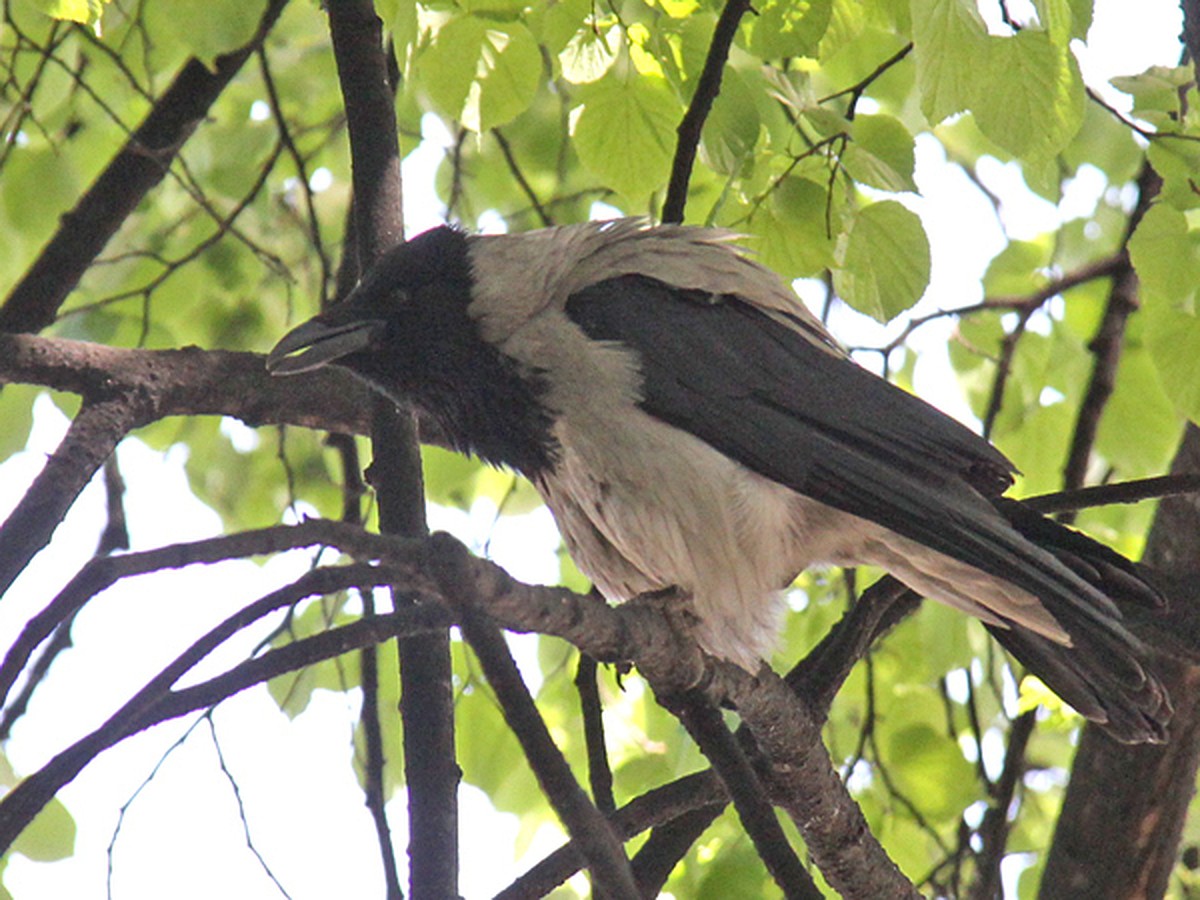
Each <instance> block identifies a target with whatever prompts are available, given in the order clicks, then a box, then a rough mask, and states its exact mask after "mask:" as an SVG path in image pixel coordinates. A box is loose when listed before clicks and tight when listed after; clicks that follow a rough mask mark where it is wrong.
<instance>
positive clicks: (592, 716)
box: [575, 653, 617, 816]
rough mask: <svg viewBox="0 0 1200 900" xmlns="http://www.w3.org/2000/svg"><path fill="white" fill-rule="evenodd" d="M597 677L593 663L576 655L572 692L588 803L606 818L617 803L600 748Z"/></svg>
mask: <svg viewBox="0 0 1200 900" xmlns="http://www.w3.org/2000/svg"><path fill="white" fill-rule="evenodd" d="M598 674H599V672H598V667H597V665H596V660H594V659H592V657H590V656H588V655H587V654H586V653H580V654H579V669H578V670H577V671H576V672H575V689H576V690H577V691H579V707H580V709H579V711H580V714H581V716H582V717H583V739H584V743H585V744H586V745H587V759H588V783H589V785H590V786H591V788H592V801H593V802H594V803H595V804H596V807H597V808H598V809H599V810H600V812H602V813H604V814H605V815H606V816H607V815H611V814H612V813H614V812H616V809H617V803H616V801H615V800H614V799H613V775H612V767H611V766H610V765H609V764H608V749H607V748H606V747H605V745H604V709H603V707H602V706H601V705H600V686H599V684H598V683H597V680H596V679H597V676H598Z"/></svg>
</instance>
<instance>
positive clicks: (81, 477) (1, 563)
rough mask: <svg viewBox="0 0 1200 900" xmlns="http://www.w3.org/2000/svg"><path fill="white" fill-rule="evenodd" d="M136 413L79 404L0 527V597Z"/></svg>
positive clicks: (122, 404) (110, 404)
mask: <svg viewBox="0 0 1200 900" xmlns="http://www.w3.org/2000/svg"><path fill="white" fill-rule="evenodd" d="M139 412H140V410H139V403H138V400H137V398H134V397H122V396H120V395H118V396H116V397H114V398H113V399H110V400H103V401H98V402H93V403H87V404H84V406H83V408H82V409H81V410H80V411H79V414H78V415H77V416H76V417H75V419H74V421H72V422H71V426H70V428H68V429H67V434H66V436H65V437H64V438H63V439H62V443H60V444H59V445H58V449H57V450H55V451H54V453H53V454H52V455H51V456H50V458H49V459H48V460H46V465H45V467H44V468H43V469H42V471H41V472H40V473H39V474H38V476H37V478H36V479H34V482H33V485H32V486H31V487H30V488H29V490H28V491H27V492H26V493H25V496H24V497H22V498H21V501H20V503H18V504H17V508H16V509H14V510H13V511H12V514H11V515H10V516H9V517H8V519H7V520H6V521H5V522H4V524H3V525H2V526H0V596H3V595H4V593H5V592H6V591H7V590H8V589H9V587H11V586H12V583H13V582H14V581H15V580H16V579H17V576H18V575H20V574H21V572H22V571H23V570H24V569H25V567H26V566H27V565H28V564H29V561H30V560H31V559H33V557H34V556H35V555H36V554H37V553H38V551H40V550H41V549H42V548H43V547H45V546H46V545H47V544H48V543H50V537H51V536H52V535H53V534H54V530H55V529H56V528H57V527H58V524H59V522H61V521H62V519H63V517H64V516H65V515H66V514H67V510H68V509H70V508H71V504H72V503H74V502H75V498H76V497H78V496H79V494H80V492H81V491H82V490H83V489H84V488H85V487H87V484H88V482H89V481H91V480H92V475H94V474H95V472H96V470H97V469H99V468H100V467H101V466H102V465H103V464H104V461H105V460H106V459H108V457H109V456H110V455H111V454H112V452H113V450H115V449H116V446H117V444H118V443H119V442H120V440H121V439H122V438H123V437H125V435H127V434H128V433H129V432H130V430H131V429H132V428H133V426H134V424H135V423H136V422H137V421H138V418H139Z"/></svg>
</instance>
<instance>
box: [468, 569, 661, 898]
mask: <svg viewBox="0 0 1200 900" xmlns="http://www.w3.org/2000/svg"><path fill="white" fill-rule="evenodd" d="M450 577H451V578H453V577H455V576H454V575H451V576H450ZM451 602H452V603H456V602H457V601H456V600H455V599H453V598H451ZM458 616H459V627H460V628H461V629H462V634H463V637H464V638H465V639H466V641H467V643H468V644H470V645H471V649H472V650H474V651H475V656H476V657H477V658H478V659H479V663H480V665H481V666H482V667H483V672H484V675H485V677H486V678H487V681H488V684H489V685H491V687H492V690H493V691H495V693H496V699H497V700H498V701H499V702H500V708H501V709H502V710H503V711H504V720H505V721H506V722H508V727H509V729H510V730H511V731H512V733H513V734H514V735H515V736H516V738H517V740H518V741H519V742H520V744H521V749H522V750H524V751H525V758H526V759H527V760H529V766H530V768H531V769H532V770H533V774H534V775H535V776H536V777H537V780H538V784H540V785H541V787H542V793H544V794H545V795H546V798H547V799H548V800H549V801H550V805H551V806H552V807H553V808H554V811H555V812H556V813H557V814H558V817H559V820H560V821H561V822H562V823H563V826H564V827H565V828H566V829H567V833H568V834H570V835H571V840H572V842H573V843H574V844H575V845H576V846H577V847H578V848H579V850H580V852H581V853H582V854H583V856H584V858H585V859H586V860H587V865H588V869H589V870H590V871H591V874H592V881H593V884H594V885H595V888H596V891H597V893H599V894H601V895H602V896H604V897H608V898H612V900H626V898H628V900H636V898H638V897H639V896H640V895H639V893H638V889H637V885H636V884H635V882H634V880H633V873H632V872H631V871H630V868H629V859H628V858H627V857H626V856H625V850H624V848H623V847H622V846H621V842H620V840H618V838H617V836H616V835H615V834H614V833H613V830H612V828H611V827H609V823H608V820H607V819H606V818H605V817H604V814H603V813H601V812H600V810H598V809H597V808H596V806H595V805H594V804H593V803H592V802H591V800H589V799H588V796H587V794H586V793H584V790H583V788H582V787H580V785H579V782H578V781H576V780H575V776H574V775H573V774H572V773H571V767H570V766H569V765H567V761H566V759H565V758H564V757H563V755H562V751H561V750H559V749H558V747H557V746H556V745H555V743H554V739H553V738H551V737H550V732H549V730H548V729H547V728H546V723H545V722H544V721H543V720H542V716H541V714H540V713H539V712H538V710H537V706H536V705H535V704H534V702H533V698H532V697H531V696H530V695H529V689H528V688H527V687H526V686H525V682H524V680H522V678H521V673H520V672H519V671H517V664H516V663H515V662H514V661H513V658H512V654H511V653H510V652H509V649H508V645H507V644H506V643H505V641H504V636H503V635H502V634H501V633H500V629H499V628H497V627H496V625H495V623H493V622H492V621H491V620H490V619H489V618H487V617H486V615H484V614H482V613H480V612H479V611H478V610H475V609H472V608H471V607H470V606H462V607H460V608H459V609H458Z"/></svg>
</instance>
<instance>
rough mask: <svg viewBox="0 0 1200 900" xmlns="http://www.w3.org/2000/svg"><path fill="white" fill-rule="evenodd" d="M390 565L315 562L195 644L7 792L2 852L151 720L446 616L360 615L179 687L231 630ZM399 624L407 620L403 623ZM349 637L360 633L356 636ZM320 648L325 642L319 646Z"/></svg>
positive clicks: (381, 580) (371, 580)
mask: <svg viewBox="0 0 1200 900" xmlns="http://www.w3.org/2000/svg"><path fill="white" fill-rule="evenodd" d="M396 574H397V573H396V572H395V571H394V570H391V569H389V568H387V567H375V566H363V565H350V566H336V567H327V568H321V569H314V570H312V571H311V572H308V573H306V574H305V575H303V576H301V577H300V578H299V579H298V580H296V581H295V582H293V583H292V584H290V585H288V586H287V587H284V588H281V589H280V590H277V591H273V592H272V593H270V594H268V595H267V596H266V597H263V598H261V599H260V600H258V601H256V602H254V603H252V604H250V605H249V606H247V607H246V608H245V609H242V610H240V611H239V612H237V613H235V614H234V615H233V616H230V617H229V618H228V619H226V620H225V621H223V622H221V623H220V624H219V625H217V626H216V627H215V628H213V629H211V630H210V631H209V632H208V633H207V634H205V635H204V636H203V637H201V638H200V639H199V640H198V641H196V642H195V643H194V644H192V646H191V647H189V648H188V649H187V650H185V651H184V652H183V653H182V654H180V655H179V656H178V657H176V658H175V660H173V661H172V662H171V663H170V664H168V665H167V666H166V668H164V669H163V670H162V671H161V672H159V673H158V675H156V676H154V677H153V678H152V679H150V681H149V682H147V683H146V685H145V686H144V687H143V688H142V689H141V690H139V691H138V692H137V694H135V695H134V696H133V698H131V699H130V700H129V701H128V702H127V703H126V704H125V705H124V706H122V707H121V708H120V709H119V710H118V711H117V712H116V713H114V714H113V715H112V716H111V717H109V719H108V720H107V721H106V722H105V723H104V724H103V725H101V726H100V727H99V728H98V729H96V730H95V731H93V732H92V733H91V734H89V735H87V736H86V737H84V738H82V739H81V740H79V741H77V742H76V743H74V744H72V745H71V746H70V747H68V748H67V749H66V750H63V751H62V752H61V753H59V754H57V755H56V756H55V757H54V758H53V759H52V760H50V762H49V763H47V764H46V765H45V766H44V767H43V768H41V769H40V770H38V771H37V772H35V773H34V774H33V775H30V776H29V777H28V778H26V779H24V780H23V781H22V782H21V783H20V784H18V785H17V786H16V787H15V788H13V789H12V790H11V791H10V792H9V793H8V794H6V795H5V796H4V797H3V799H0V855H3V854H4V852H5V851H7V849H8V848H9V846H11V844H12V842H13V841H14V840H15V839H16V837H17V836H18V835H19V834H20V833H21V831H22V830H23V829H24V828H25V826H26V825H28V824H29V823H30V822H31V821H33V818H34V816H36V815H37V813H38V812H39V811H40V810H41V809H42V808H43V807H44V806H45V805H46V804H47V803H49V802H50V800H51V798H53V797H54V795H55V794H56V793H57V792H58V791H59V790H60V789H61V788H62V787H63V786H64V785H66V784H68V783H69V782H70V781H71V780H72V779H73V778H75V776H76V775H78V774H79V772H80V771H82V770H83V768H84V766H86V765H87V764H88V763H89V762H91V761H92V760H93V759H95V758H96V756H98V755H99V754H100V753H102V752H103V751H104V750H107V749H108V748H109V747H111V746H113V745H114V744H116V743H118V742H119V741H121V740H124V739H125V738H127V737H129V736H130V735H132V734H136V733H137V732H139V731H142V730H144V729H146V728H149V727H150V726H151V725H154V724H157V723H158V722H163V721H166V720H167V719H171V718H175V717H177V716H181V715H183V714H185V713H188V712H193V711H195V710H197V709H203V708H204V707H206V706H211V705H213V704H215V703H218V702H220V701H221V700H223V699H225V698H227V697H230V696H232V695H233V694H235V693H237V692H239V691H242V690H245V689H246V688H247V687H249V686H251V685H253V684H257V683H258V682H260V681H265V680H267V679H269V678H273V677H275V676H276V675H280V674H283V673H284V672H288V671H292V670H293V669H298V668H302V667H303V666H307V665H311V664H313V663H314V662H319V661H320V660H322V659H329V658H331V657H334V656H340V655H342V654H343V653H346V652H348V651H349V650H353V649H355V647H356V646H359V645H360V644H361V643H370V642H378V641H379V640H383V639H385V638H386V637H387V636H388V635H390V634H395V633H397V630H398V628H399V629H400V630H404V629H415V630H417V631H427V630H429V629H430V628H433V627H437V626H439V625H443V624H444V623H445V618H446V617H445V613H444V612H443V611H442V610H440V609H439V608H437V607H428V608H423V609H421V610H419V611H408V610H405V611H403V614H401V613H396V614H393V615H392V616H389V617H387V618H386V619H384V618H383V617H381V618H380V619H378V620H374V621H370V622H359V623H357V624H356V625H354V626H347V627H345V628H343V629H335V630H333V631H329V632H324V633H322V634H319V635H316V636H315V637H313V638H307V639H305V640H304V641H298V642H296V643H294V644H289V645H287V646H285V647H281V648H279V649H277V650H272V651H270V652H268V653H266V654H264V655H263V656H261V657H257V658H255V659H251V660H248V661H246V662H245V663H242V664H241V665H239V666H237V667H235V669H233V670H231V671H230V672H227V673H226V674H225V675H223V676H220V677H218V678H215V679H211V680H210V681H206V682H203V683H201V684H198V685H195V686H193V687H189V688H184V689H182V690H179V691H175V692H172V691H171V690H170V688H171V686H172V685H173V684H175V683H176V682H177V681H179V679H180V678H182V677H183V676H184V675H185V674H187V672H189V671H190V670H191V669H192V668H193V667H194V666H195V665H196V664H197V663H198V662H200V661H201V660H202V659H204V658H205V657H206V656H208V654H209V653H211V652H212V651H213V650H214V649H215V648H216V647H218V646H219V645H220V644H222V643H224V641H226V640H227V639H228V638H229V637H230V636H231V635H233V634H235V633H237V632H238V631H240V630H242V629H243V628H245V627H246V626H248V625H250V624H252V623H253V622H256V621H258V620H259V619H261V618H262V617H263V616H265V615H268V614H269V613H271V612H273V611H275V610H277V609H281V608H283V607H285V606H290V605H292V604H295V603H298V602H299V601H300V600H303V599H304V598H305V597H309V596H314V595H320V594H326V593H332V592H334V591H338V590H345V589H346V588H348V587H352V586H354V587H359V586H361V585H363V584H386V583H387V582H388V581H389V580H390V579H394V578H395V577H396ZM398 623H402V624H401V625H399V626H398ZM349 636H355V638H354V640H349V639H348V638H349ZM314 648H318V649H317V650H316V651H315V652H314Z"/></svg>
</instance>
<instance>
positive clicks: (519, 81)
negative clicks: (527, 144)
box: [463, 22, 542, 131]
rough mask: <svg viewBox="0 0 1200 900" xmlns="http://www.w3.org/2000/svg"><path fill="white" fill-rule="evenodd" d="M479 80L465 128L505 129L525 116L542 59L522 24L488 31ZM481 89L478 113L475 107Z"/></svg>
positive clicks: (539, 75) (481, 59)
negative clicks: (506, 125)
mask: <svg viewBox="0 0 1200 900" xmlns="http://www.w3.org/2000/svg"><path fill="white" fill-rule="evenodd" d="M480 51H481V55H480V60H479V69H478V77H477V80H476V81H475V85H473V86H472V88H473V90H472V93H471V94H469V95H468V101H467V107H466V109H465V110H464V111H463V124H464V125H466V126H467V127H468V128H475V129H476V130H478V131H487V130H489V129H491V128H497V127H499V126H500V125H505V124H507V123H509V122H511V121H512V120H513V119H515V118H516V117H517V116H519V115H520V114H521V113H523V112H525V110H526V109H528V108H529V104H530V103H531V102H533V96H534V94H536V93H537V89H538V82H539V81H540V79H541V74H542V57H541V54H540V53H539V51H538V47H537V42H536V41H535V40H534V39H533V35H532V34H530V33H529V29H528V28H526V27H525V26H524V25H522V24H521V23H520V22H513V23H509V24H506V25H504V26H502V27H495V28H489V29H487V30H486V31H485V32H484V35H483V42H482V44H481V45H480ZM476 88H477V89H478V100H477V103H478V113H476V112H475V109H474V107H473V105H472V101H473V100H475V94H474V89H476Z"/></svg>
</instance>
